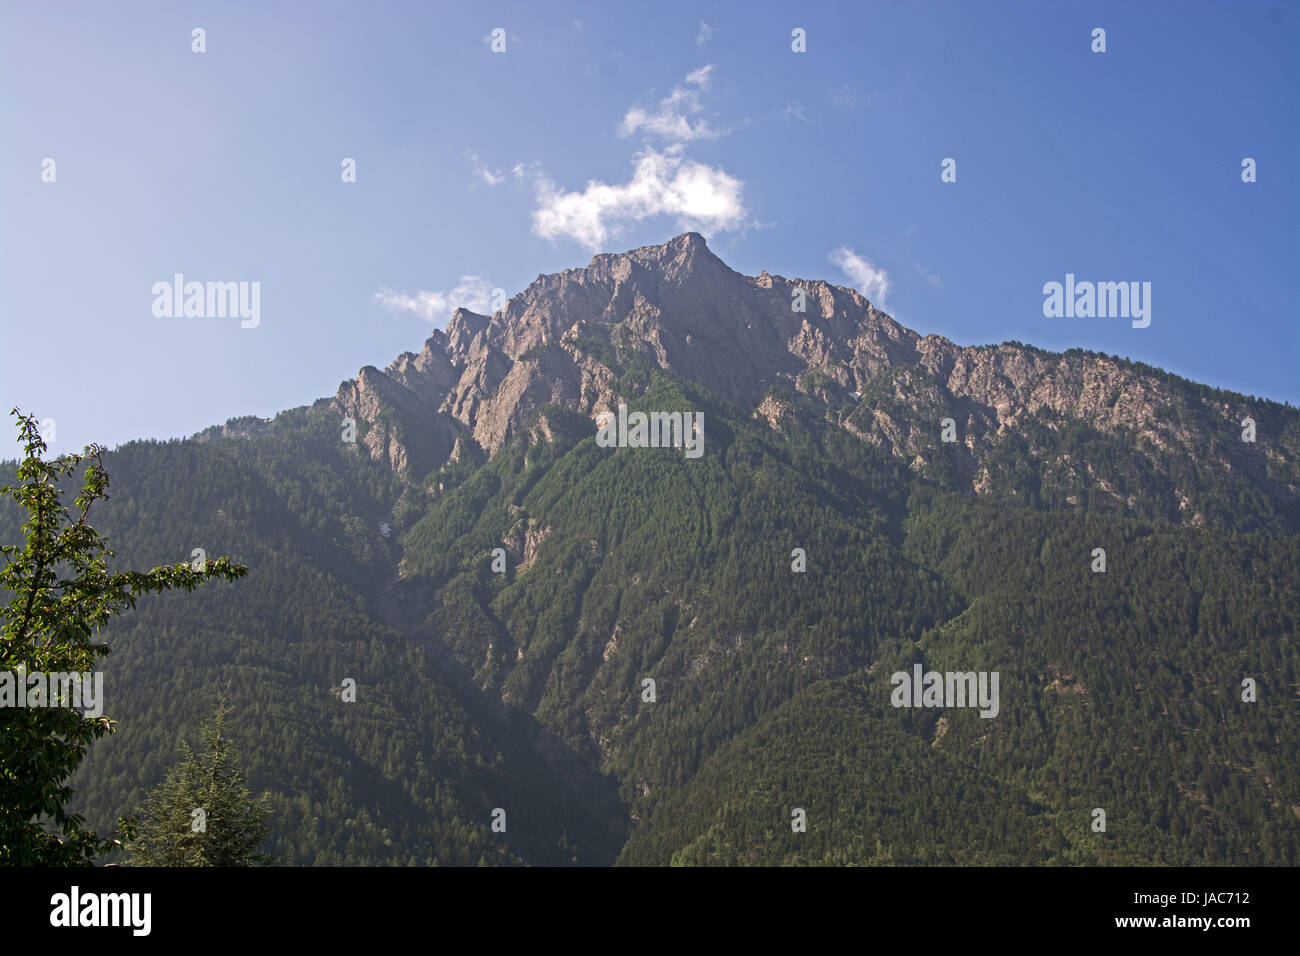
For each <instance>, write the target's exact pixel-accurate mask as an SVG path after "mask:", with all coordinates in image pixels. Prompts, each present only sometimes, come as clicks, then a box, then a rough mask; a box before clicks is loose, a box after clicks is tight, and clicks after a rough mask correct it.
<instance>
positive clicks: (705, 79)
mask: <svg viewBox="0 0 1300 956" xmlns="http://www.w3.org/2000/svg"><path fill="white" fill-rule="evenodd" d="M712 71H713V65H712V64H710V65H708V66H702V67H700V68H699V69H698V70H694V71H692V72H691V73H688V74H687V75H686V80H685V82H684V83H682V84H681V85H678V86H674V87H673V88H672V90H671V92H669V94H668V95H667V96H665V97H664V98H663V99H662V100H660V101H659V105H658V106H657V107H655V109H654V111H653V112H651V111H649V110H644V109H642V108H641V107H639V106H634V107H632V109H630V110H628V111H627V114H626V115H625V116H624V117H623V122H622V123H621V124H620V125H619V128H618V133H619V135H620V136H631V135H632V134H633V133H636V132H639V131H640V132H645V133H649V134H651V135H654V136H659V137H662V138H663V139H666V140H668V141H669V142H672V143H685V142H689V141H691V140H694V139H714V138H716V137H718V136H722V135H725V133H724V131H719V130H715V129H713V128H712V127H711V126H709V121H708V120H706V119H702V118H701V119H696V120H695V121H694V122H692V120H691V117H693V116H698V114H700V113H702V112H704V104H703V103H702V102H701V101H700V93H701V92H702V91H704V90H707V89H708V88H709V74H710V73H711V72H712Z"/></svg>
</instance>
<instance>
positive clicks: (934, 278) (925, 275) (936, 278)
mask: <svg viewBox="0 0 1300 956" xmlns="http://www.w3.org/2000/svg"><path fill="white" fill-rule="evenodd" d="M916 271H917V274H918V275H920V277H921V278H922V279H924V280H925V281H926V282H928V283H930V285H932V286H934V287H935V288H936V289H943V278H942V277H941V276H940V275H938V274H937V273H934V272H931V271H930V270H929V269H927V268H926V267H925V266H923V265H921V263H919V262H918V263H916Z"/></svg>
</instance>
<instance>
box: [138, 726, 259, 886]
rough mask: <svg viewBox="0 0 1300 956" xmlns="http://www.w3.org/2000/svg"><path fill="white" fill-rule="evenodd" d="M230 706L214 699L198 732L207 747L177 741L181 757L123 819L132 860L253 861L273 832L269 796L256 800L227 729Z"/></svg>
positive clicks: (252, 863) (227, 863) (202, 863)
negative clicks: (131, 814)
mask: <svg viewBox="0 0 1300 956" xmlns="http://www.w3.org/2000/svg"><path fill="white" fill-rule="evenodd" d="M229 713H230V709H229V708H228V707H226V706H225V705H224V704H221V705H218V707H217V713H216V717H215V718H214V719H213V720H212V722H210V723H209V724H207V725H205V726H204V728H203V730H202V732H201V736H202V738H203V743H204V745H205V749H204V750H203V751H201V752H196V751H195V750H194V749H193V748H192V747H190V746H189V745H188V744H187V743H184V742H182V743H181V750H182V751H183V752H184V753H185V760H184V761H183V762H182V763H181V764H180V766H178V767H176V768H175V769H173V770H172V772H171V773H169V774H168V775H167V779H166V780H164V781H163V782H162V783H161V784H159V785H158V787H157V788H155V789H154V791H153V792H152V793H151V794H150V795H149V797H148V799H147V800H146V802H145V806H144V808H143V809H142V810H141V811H140V813H139V815H138V817H136V818H128V819H125V820H123V821H122V831H123V833H125V834H127V837H128V839H127V843H126V849H127V852H128V854H129V855H130V862H131V863H132V864H134V865H136V866H257V865H261V864H265V863H269V862H272V861H271V858H270V857H269V855H267V854H264V853H262V852H260V850H261V847H262V844H263V843H264V842H265V841H266V838H267V837H268V836H269V834H270V826H269V825H268V823H267V818H268V816H269V815H270V812H271V811H270V807H269V806H268V798H267V795H265V794H263V795H262V797H261V798H260V799H257V800H254V799H253V797H252V795H251V794H250V793H249V791H248V788H247V787H246V786H245V785H244V774H243V772H242V771H241V770H240V769H239V765H238V758H237V755H236V752H235V750H234V748H233V747H232V746H231V743H230V738H229V737H228V736H227V735H226V732H225V722H226V716H227V715H228V714H229Z"/></svg>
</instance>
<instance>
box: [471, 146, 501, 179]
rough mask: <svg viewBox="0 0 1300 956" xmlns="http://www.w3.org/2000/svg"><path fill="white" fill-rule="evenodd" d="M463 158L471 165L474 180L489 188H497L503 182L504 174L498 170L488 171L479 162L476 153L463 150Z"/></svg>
mask: <svg viewBox="0 0 1300 956" xmlns="http://www.w3.org/2000/svg"><path fill="white" fill-rule="evenodd" d="M465 157H466V158H467V159H468V160H469V161H470V162H471V163H472V164H473V166H474V178H475V179H477V180H479V182H483V183H486V184H487V185H489V186H497V185H500V184H501V183H503V182H505V180H506V177H505V174H504V173H503V172H501V170H499V169H489V168H488V167H487V166H485V165H483V163H482V162H480V161H479V158H478V153H476V152H474V151H473V150H469V149H467V150H465Z"/></svg>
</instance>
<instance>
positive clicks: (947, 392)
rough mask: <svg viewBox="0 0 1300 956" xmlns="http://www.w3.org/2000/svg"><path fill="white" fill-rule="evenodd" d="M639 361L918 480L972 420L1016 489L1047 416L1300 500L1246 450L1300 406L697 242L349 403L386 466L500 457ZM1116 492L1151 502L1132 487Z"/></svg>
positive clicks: (1287, 473) (607, 398)
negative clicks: (925, 311)
mask: <svg viewBox="0 0 1300 956" xmlns="http://www.w3.org/2000/svg"><path fill="white" fill-rule="evenodd" d="M633 356H639V358H640V359H641V360H644V361H649V362H650V363H652V364H653V365H654V366H656V367H658V368H659V369H660V370H662V371H663V372H664V373H665V374H667V375H670V376H675V377H678V378H681V379H685V380H689V381H692V382H695V383H697V384H699V385H701V386H703V387H705V388H707V389H709V390H710V391H712V392H713V393H714V394H716V395H718V396H719V397H721V398H723V399H725V400H727V401H729V402H731V403H733V404H734V405H736V406H739V407H742V408H746V409H749V410H751V411H758V410H760V406H761V405H762V404H763V402H764V400H765V398H766V397H767V396H768V394H769V393H770V392H771V391H772V390H773V389H774V388H775V389H777V390H778V391H782V392H783V393H784V394H786V395H787V396H791V397H793V396H800V398H799V403H798V404H799V405H800V407H801V408H803V410H804V414H806V415H810V416H812V418H813V419H821V420H824V421H826V422H830V423H833V427H842V428H844V429H846V430H848V431H850V432H851V433H853V434H855V435H857V436H858V437H859V438H861V439H862V440H864V441H867V442H870V443H871V444H874V445H876V446H877V447H879V448H881V449H884V450H886V451H888V452H889V453H891V454H893V455H896V456H898V457H901V458H903V459H905V460H907V461H908V462H910V463H912V464H913V465H914V466H915V467H923V466H925V465H926V463H927V462H929V461H931V460H933V456H934V450H933V449H934V445H935V441H934V438H935V435H936V434H937V431H938V428H939V423H940V421H941V420H942V419H944V418H952V419H953V420H954V422H955V423H956V425H957V430H958V433H959V436H960V438H959V441H958V443H957V445H958V448H957V449H956V450H955V451H954V452H953V454H957V455H959V456H960V457H962V458H963V464H962V466H961V470H962V471H963V473H964V474H966V475H967V476H968V479H969V481H970V483H971V488H972V489H973V490H976V491H978V490H980V489H982V488H989V487H992V486H994V485H995V484H996V481H995V479H994V478H993V477H991V475H992V472H991V471H990V468H991V467H993V466H992V465H990V460H991V459H990V456H992V455H994V450H995V449H996V448H997V447H999V446H1001V445H1005V444H1006V442H1008V441H1012V440H1015V439H1016V438H1017V436H1018V435H1019V432H1018V431H1017V430H1018V429H1021V428H1022V427H1023V424H1024V422H1025V421H1026V418H1027V416H1037V417H1038V418H1040V419H1042V420H1043V421H1045V422H1048V423H1049V424H1048V425H1047V426H1046V427H1048V428H1050V429H1053V430H1059V429H1061V428H1062V427H1063V423H1066V422H1070V421H1074V422H1078V423H1080V424H1081V425H1082V426H1084V427H1086V428H1088V429H1093V430H1095V431H1096V432H1097V433H1099V434H1112V433H1116V432H1117V430H1122V431H1123V433H1124V434H1128V435H1132V436H1134V439H1135V440H1137V441H1139V442H1140V443H1141V444H1142V447H1145V448H1148V449H1149V451H1148V452H1147V453H1148V454H1151V455H1155V454H1164V453H1167V452H1169V451H1170V450H1171V449H1172V450H1173V451H1175V452H1176V453H1177V454H1178V455H1180V456H1182V458H1183V459H1185V464H1184V465H1183V466H1180V467H1183V468H1186V469H1189V470H1188V472H1187V473H1188V474H1195V471H1196V469H1197V468H1202V467H1211V465H1210V464H1209V463H1207V462H1205V461H1203V460H1198V458H1199V457H1200V456H1199V455H1197V454H1195V453H1194V451H1193V449H1195V448H1202V447H1204V446H1205V445H1206V443H1207V441H1210V439H1208V438H1207V437H1206V436H1205V435H1204V434H1198V427H1199V428H1200V431H1204V429H1205V427H1210V428H1212V429H1213V430H1214V431H1215V434H1214V436H1213V441H1211V442H1210V443H1211V444H1213V445H1215V446H1217V447H1220V448H1221V449H1222V451H1221V452H1219V453H1218V458H1217V460H1216V462H1215V463H1213V467H1216V468H1219V469H1221V470H1222V471H1223V472H1224V473H1225V474H1228V473H1233V474H1237V475H1241V474H1245V473H1250V474H1253V475H1254V476H1255V477H1257V478H1258V479H1259V480H1260V481H1261V482H1263V483H1264V484H1266V485H1267V486H1268V490H1267V492H1266V493H1267V494H1269V495H1270V496H1272V497H1275V498H1277V499H1278V500H1279V501H1282V502H1284V504H1285V506H1286V507H1292V506H1293V504H1294V502H1295V500H1296V497H1297V492H1298V491H1300V475H1297V467H1296V462H1297V458H1298V457H1300V447H1297V446H1298V443H1297V441H1296V440H1295V439H1294V438H1293V437H1291V438H1288V439H1287V440H1286V441H1285V442H1281V441H1279V442H1275V443H1274V445H1272V446H1271V448H1270V454H1271V455H1272V456H1273V458H1274V462H1273V463H1272V464H1270V465H1269V466H1268V467H1267V468H1266V467H1265V466H1264V465H1263V464H1261V463H1259V462H1255V464H1253V465H1252V464H1250V462H1251V461H1252V460H1253V459H1250V458H1249V456H1248V454H1247V453H1246V452H1245V451H1244V450H1243V449H1242V448H1241V442H1240V441H1236V442H1235V443H1234V442H1230V441H1228V440H1227V439H1228V438H1235V432H1233V431H1232V430H1233V429H1235V428H1236V427H1237V423H1239V422H1240V421H1241V420H1242V418H1243V417H1244V416H1245V415H1247V414H1248V413H1251V414H1253V417H1254V418H1255V420H1256V421H1259V420H1260V419H1261V417H1262V416H1265V415H1266V414H1267V415H1280V416H1282V418H1279V419H1278V421H1277V427H1276V432H1277V433H1278V434H1281V433H1282V432H1283V431H1284V429H1283V428H1282V427H1281V425H1282V422H1283V419H1285V421H1287V422H1290V423H1291V426H1290V427H1291V428H1292V432H1291V433H1290V434H1292V435H1294V434H1300V425H1297V423H1296V422H1295V421H1294V419H1295V418H1296V413H1295V411H1294V410H1293V409H1286V410H1285V411H1282V406H1278V405H1276V404H1275V403H1261V402H1255V401H1254V400H1249V401H1248V400H1247V399H1245V398H1244V397H1243V396H1239V395H1228V394H1225V393H1212V390H1208V389H1198V388H1197V387H1196V386H1194V385H1192V384H1191V383H1185V382H1181V380H1176V379H1173V377H1171V376H1165V375H1163V374H1162V373H1159V371H1158V370H1154V369H1148V368H1146V367H1145V366H1136V365H1134V364H1132V363H1127V362H1123V361H1121V360H1118V359H1110V358H1108V357H1106V356H1099V355H1095V354H1088V353H1082V352H1071V353H1067V354H1065V355H1059V354H1052V353H1047V352H1042V351H1040V350H1038V349H1033V348H1030V347H1027V346H1023V345H1020V344H1019V343H1004V344H1002V345H1000V346H978V347H963V346H958V345H956V344H954V343H953V342H951V341H949V340H948V339H945V338H943V337H942V336H937V335H927V336H924V337H922V336H920V335H918V334H917V333H915V332H913V331H911V330H910V329H906V328H904V327H903V326H901V325H899V324H898V323H897V322H895V321H894V320H893V319H892V318H891V317H890V316H888V315H886V314H885V313H884V312H882V311H880V310H879V309H877V308H876V307H875V306H874V305H873V304H872V303H871V302H869V301H868V300H867V299H866V298H865V297H864V296H863V295H862V294H861V293H859V292H857V291H856V290H853V289H850V288H846V287H844V286H838V285H832V284H831V283H829V282H826V281H824V280H820V279H811V280H810V279H786V278H784V277H782V276H780V275H777V274H773V273H769V272H768V271H767V270H764V271H763V272H761V273H760V274H759V275H758V276H756V277H748V276H743V275H741V274H740V273H737V272H735V271H733V270H732V269H731V268H730V267H728V266H727V265H726V263H724V262H723V261H722V260H721V259H719V258H718V257H717V256H715V255H714V254H713V252H712V251H711V250H710V249H709V248H708V245H707V243H706V242H705V240H704V237H703V236H701V235H700V234H699V233H695V232H688V233H684V234H682V235H680V236H677V237H675V238H673V239H671V240H669V241H668V242H666V243H663V244H661V245H654V246H642V247H640V248H637V249H632V250H629V251H627V252H623V253H617V254H602V255H597V256H595V257H593V258H592V260H591V262H590V264H589V265H588V266H586V267H585V268H581V269H566V270H564V271H563V272H559V273H554V274H550V275H541V276H538V278H537V279H536V280H535V281H534V282H533V283H531V284H530V285H529V286H528V288H526V289H525V290H524V291H523V292H521V293H519V294H518V295H516V296H514V297H513V298H512V299H510V300H509V301H508V302H507V303H506V305H505V307H504V308H502V309H501V310H499V311H498V312H496V313H495V314H494V315H491V316H486V315H480V314H478V313H475V312H472V311H470V310H468V309H464V308H461V309H457V310H456V311H455V312H454V313H453V314H452V316H451V319H450V321H449V322H448V324H447V330H446V332H445V333H442V332H435V333H433V334H432V335H430V336H429V338H428V339H427V341H426V342H425V343H424V348H423V350H422V351H421V352H420V353H419V354H418V355H415V354H413V353H409V352H408V353H404V354H403V355H401V356H399V357H398V359H397V360H396V361H394V362H393V363H392V364H391V365H389V367H388V368H387V369H385V370H384V371H383V372H380V371H379V370H378V369H374V368H371V367H367V368H366V369H364V370H363V374H361V375H359V376H358V377H357V379H355V380H353V381H350V382H345V383H344V384H343V386H342V387H341V388H340V390H339V394H338V396H336V399H335V404H336V405H337V406H338V407H339V408H343V409H347V410H348V411H349V412H350V413H351V414H354V415H357V416H360V417H361V418H364V419H366V420H367V421H370V420H371V419H372V418H373V419H374V422H375V423H376V424H378V423H380V421H381V419H382V420H383V422H384V427H383V428H381V429H380V431H379V434H378V435H377V437H376V438H375V439H374V440H372V441H371V442H370V443H369V444H368V445H367V446H366V447H370V448H372V450H373V451H374V453H375V454H378V455H381V456H382V457H383V458H384V459H385V460H386V461H389V462H394V463H398V462H400V463H406V464H407V465H408V466H410V467H412V468H413V467H414V466H415V464H416V463H418V464H419V465H420V467H421V468H424V467H426V466H429V465H430V463H432V465H433V466H434V467H436V466H437V465H439V464H441V462H442V461H445V460H446V457H447V456H448V455H449V454H450V453H451V449H452V447H453V446H454V445H456V443H457V440H458V439H463V438H464V436H472V440H473V441H474V442H475V443H477V444H478V446H479V447H480V448H481V449H482V450H483V451H485V452H486V453H487V454H489V455H491V454H494V453H495V452H496V451H497V450H498V449H500V448H501V447H502V446H503V445H504V444H505V443H506V442H507V441H509V440H510V438H511V437H512V436H513V435H515V434H518V433H520V432H522V431H526V430H528V429H530V428H531V424H532V423H533V421H534V420H535V419H536V417H537V413H538V410H539V409H540V408H541V407H542V406H543V405H546V404H550V403H556V404H559V405H562V406H566V407H568V408H571V409H573V410H575V411H578V412H580V413H582V414H584V415H589V416H592V417H593V418H594V416H595V415H596V414H597V413H598V412H599V411H601V410H604V409H605V408H607V407H610V406H611V405H612V404H614V403H616V402H617V400H619V399H620V398H623V399H625V398H628V397H630V396H620V395H617V394H616V383H617V382H618V380H619V376H620V373H619V372H618V371H617V369H618V367H619V366H620V365H621V364H622V363H624V362H626V361H627V360H629V359H631V358H632V357H633ZM1263 406H1267V408H1264V407H1263ZM768 411H770V408H769V409H768ZM394 416H396V417H400V418H401V419H402V420H401V422H400V423H398V422H396V421H393V420H392V419H393V418H394ZM760 418H763V419H765V420H768V419H770V415H766V414H761V415H760ZM1196 422H1200V423H1209V424H1207V425H1205V424H1203V425H1202V426H1197V425H1194V424H1193V423H1196ZM380 436H382V437H380ZM465 440H468V439H465ZM412 442H413V443H414V445H415V446H418V447H408V444H409V443H412ZM462 444H463V442H462ZM1026 453H1029V452H1026ZM1044 453H1045V454H1046V452H1044ZM1243 456H1245V457H1243ZM1076 464H1077V463H1069V462H1065V463H1061V462H1058V463H1055V464H1052V467H1054V468H1059V469H1064V470H1066V471H1069V470H1071V469H1074V468H1075V467H1076ZM1079 480H1081V481H1085V482H1086V481H1091V480H1092V478H1091V476H1087V475H1085V476H1084V477H1083V478H1080V479H1079ZM1180 480H1184V479H1180ZM1185 480H1187V481H1190V480H1191V479H1185ZM1103 490H1104V492H1105V493H1106V494H1109V495H1113V496H1114V497H1115V499H1116V500H1117V501H1118V502H1120V503H1121V505H1123V506H1127V505H1128V504H1131V502H1128V500H1127V498H1128V497H1129V496H1126V495H1125V494H1124V492H1123V489H1122V488H1121V487H1119V486H1118V483H1115V484H1114V487H1111V488H1108V489H1103ZM1189 494H1190V492H1189ZM1178 497H1179V499H1180V500H1181V499H1187V500H1190V498H1189V497H1188V495H1184V494H1182V492H1178ZM1171 500H1173V499H1172V498H1171ZM1171 508H1173V510H1174V511H1177V507H1175V506H1171ZM1188 517H1189V519H1190V520H1195V519H1196V517H1197V516H1196V513H1195V512H1193V513H1192V514H1190V515H1189V516H1188Z"/></svg>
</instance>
